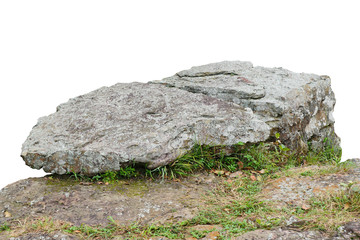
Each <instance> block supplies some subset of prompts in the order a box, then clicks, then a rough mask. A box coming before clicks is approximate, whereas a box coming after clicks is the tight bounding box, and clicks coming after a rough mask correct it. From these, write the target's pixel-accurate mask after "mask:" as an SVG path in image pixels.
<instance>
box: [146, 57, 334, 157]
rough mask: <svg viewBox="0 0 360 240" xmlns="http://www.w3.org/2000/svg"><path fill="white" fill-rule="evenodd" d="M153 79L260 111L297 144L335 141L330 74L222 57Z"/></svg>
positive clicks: (286, 138) (286, 141)
mask: <svg viewBox="0 0 360 240" xmlns="http://www.w3.org/2000/svg"><path fill="white" fill-rule="evenodd" d="M152 83H158V84H163V85H165V86H168V87H175V88H180V89H184V90H186V91H189V92H193V93H202V94H205V95H208V96H212V97H215V98H218V99H223V100H225V101H228V102H233V103H236V104H239V105H241V106H243V107H246V108H251V109H252V111H254V113H255V115H256V118H258V119H260V120H262V121H264V122H265V123H266V124H268V126H269V127H270V128H271V132H272V133H275V132H279V133H280V137H281V141H282V142H283V143H284V144H285V145H286V146H288V147H290V148H291V149H295V150H300V151H306V150H307V146H308V145H307V143H308V142H309V143H311V144H312V146H313V148H319V147H321V146H323V144H324V140H325V139H328V140H330V141H331V144H332V145H334V146H335V147H338V146H339V143H340V140H339V138H338V137H337V136H336V134H335V133H334V118H333V116H332V112H333V110H334V105H335V96H334V93H333V92H332V90H331V82H330V78H329V77H328V76H318V75H315V74H305V73H294V72H291V71H289V70H286V69H283V68H264V67H254V66H253V65H252V64H251V63H250V62H240V61H234V62H228V61H224V62H220V63H212V64H207V65H203V66H198V67H193V68H191V69H189V70H185V71H181V72H179V73H177V74H175V75H174V76H172V77H169V78H165V79H163V80H160V81H153V82H152Z"/></svg>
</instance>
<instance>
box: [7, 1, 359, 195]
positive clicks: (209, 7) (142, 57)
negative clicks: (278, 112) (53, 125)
mask: <svg viewBox="0 0 360 240" xmlns="http://www.w3.org/2000/svg"><path fill="white" fill-rule="evenodd" d="M357 2H358V1H356V0H354V1H346V0H342V1H330V0H327V1H321V0H317V1H307V0H301V1H288V0H287V1H277V0H271V1H269V0H265V1H256V0H250V1H240V0H238V1H226V0H221V1H220V0H219V1H211V0H206V1H200V0H191V1H188V0H181V1H175V0H172V1H171V0H165V1H158V0H151V1H149V0H146V1H137V0H131V1H120V0H118V1H111V0H107V1H100V0H99V1H91V0H86V1H76V0H70V1H68V0H61V1H51V0H44V1H37V0H32V1H16V0H11V1H5V0H4V1H1V2H0V80H1V82H0V83H1V84H0V91H1V94H0V104H1V105H0V112H1V116H0V121H1V123H0V134H1V135H0V136H1V137H0V150H1V151H0V152H1V155H0V188H2V187H3V186H5V185H7V184H9V183H11V182H14V181H16V180H20V179H23V178H27V177H31V176H32V177H35V176H42V175H44V172H43V171H42V170H41V171H39V170H32V169H30V168H29V167H27V166H26V165H25V164H24V162H23V160H22V159H21V158H20V152H21V144H22V143H23V142H24V141H25V139H26V137H27V136H28V134H29V132H30V130H31V128H32V127H33V126H34V125H35V124H36V122H37V119H38V118H39V117H41V116H44V115H48V114H51V113H53V112H54V111H55V109H56V106H57V105H59V104H60V103H63V102H66V101H67V100H68V99H69V98H72V97H75V96H78V95H80V94H84V93H87V92H89V91H92V90H95V89H97V88H99V87H101V86H110V85H113V84H115V83H117V82H132V81H139V82H147V81H150V80H156V79H162V78H164V77H167V76H171V75H173V74H174V73H176V72H178V71H180V70H184V69H188V68H190V67H192V66H196V65H202V64H207V63H212V62H217V61H223V60H243V61H251V62H253V64H254V65H261V66H265V67H284V68H287V69H289V70H292V71H295V72H309V73H316V74H319V75H329V76H330V77H331V78H332V87H333V90H334V92H335V95H336V98H337V104H336V107H335V113H334V117H335V120H336V124H335V129H336V132H337V133H338V135H339V136H340V137H341V138H342V147H343V160H346V159H348V158H353V157H360V150H359V149H360V147H359V141H358V139H359V136H360V127H359V123H358V122H359V116H360V114H359V112H360V111H359V104H360V101H359V94H360V88H359V86H360V85H359V82H360V77H359V76H360V73H359V70H360V66H359V65H360V64H359V63H360V62H359V57H360V47H359V44H360V37H359V32H360V30H359V29H360V27H359V25H360V14H359V9H360V8H359V7H358V6H357V5H356V3H357Z"/></svg>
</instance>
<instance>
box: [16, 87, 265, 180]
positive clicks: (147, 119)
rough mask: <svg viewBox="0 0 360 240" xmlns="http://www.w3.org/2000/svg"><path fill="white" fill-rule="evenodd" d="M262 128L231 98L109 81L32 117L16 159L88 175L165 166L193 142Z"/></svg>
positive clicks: (245, 136) (252, 134)
mask: <svg viewBox="0 0 360 240" xmlns="http://www.w3.org/2000/svg"><path fill="white" fill-rule="evenodd" d="M269 130H270V128H269V127H268V125H267V124H266V123H264V122H262V121H260V120H258V119H256V118H255V117H254V115H253V113H252V112H251V111H246V110H244V109H243V107H241V106H238V105H236V104H233V103H228V102H225V101H222V100H219V99H216V98H212V97H209V96H206V95H203V94H193V93H189V92H187V91H183V90H180V89H175V88H172V89H171V88H167V87H164V86H160V85H154V84H145V83H130V84H116V85H114V86H112V87H103V88H100V89H98V90H96V91H93V92H91V93H88V94H86V95H82V96H79V97H77V98H74V99H71V100H70V101H69V102H67V103H65V104H62V105H60V106H59V107H58V108H57V112H56V113H54V114H51V115H49V116H47V117H43V118H41V119H39V121H38V123H37V125H36V126H35V127H34V128H33V130H32V131H31V133H30V135H29V137H28V138H27V140H26V142H25V143H24V144H23V147H22V153H21V156H22V157H23V159H24V160H25V162H26V164H27V165H29V166H31V167H33V168H36V169H40V168H43V169H44V171H45V172H51V173H57V174H65V173H67V172H81V173H82V174H87V175H93V174H96V173H99V172H106V171H109V170H111V171H116V170H119V168H120V167H121V166H124V165H126V164H129V163H142V164H146V165H147V166H148V167H149V168H155V167H158V166H161V165H166V164H168V163H170V162H171V161H173V160H175V159H176V157H177V156H179V155H180V154H182V153H184V152H185V151H187V150H190V149H191V148H192V146H193V145H194V144H195V142H197V143H201V144H224V145H234V144H236V143H237V142H239V141H242V142H258V141H264V140H266V138H267V137H268V136H269V134H270V131H269Z"/></svg>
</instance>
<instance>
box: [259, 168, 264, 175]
mask: <svg viewBox="0 0 360 240" xmlns="http://www.w3.org/2000/svg"><path fill="white" fill-rule="evenodd" d="M265 172H266V170H265V169H261V170H260V171H259V172H258V173H260V174H264V173H265Z"/></svg>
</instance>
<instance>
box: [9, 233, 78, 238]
mask: <svg viewBox="0 0 360 240" xmlns="http://www.w3.org/2000/svg"><path fill="white" fill-rule="evenodd" d="M79 239H80V238H77V237H75V236H68V235H66V234H63V233H61V232H58V233H52V234H49V233H28V234H25V235H22V236H19V237H11V238H9V240H79Z"/></svg>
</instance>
